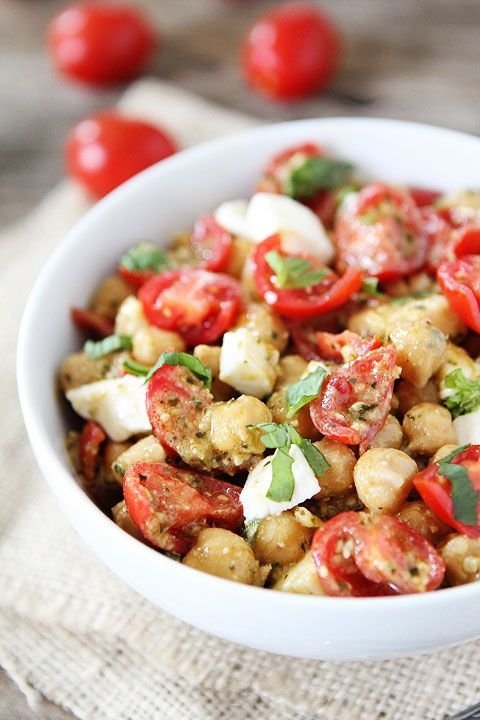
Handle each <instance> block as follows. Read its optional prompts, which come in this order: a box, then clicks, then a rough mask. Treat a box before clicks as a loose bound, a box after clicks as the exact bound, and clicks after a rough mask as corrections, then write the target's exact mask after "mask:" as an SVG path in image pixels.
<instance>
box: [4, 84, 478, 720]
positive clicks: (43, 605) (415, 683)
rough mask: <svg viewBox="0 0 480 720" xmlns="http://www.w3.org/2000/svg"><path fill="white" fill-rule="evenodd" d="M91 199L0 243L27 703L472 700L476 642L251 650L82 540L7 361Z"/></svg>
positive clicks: (119, 709)
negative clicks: (59, 247) (312, 651)
mask: <svg viewBox="0 0 480 720" xmlns="http://www.w3.org/2000/svg"><path fill="white" fill-rule="evenodd" d="M123 106H124V108H125V109H127V110H129V111H130V112H134V113H136V114H138V115H140V116H144V117H147V118H150V119H151V120H152V121H159V122H162V123H164V124H166V125H167V126H168V127H170V128H171V130H172V131H173V132H175V133H176V135H177V136H179V137H180V139H181V140H182V142H183V144H184V145H187V144H192V143H195V142H199V141H201V140H204V139H207V138H210V137H213V136H215V135H220V134H223V133H227V132H230V131H234V130H237V129H240V128H245V127H248V126H249V125H254V124H255V122H254V121H253V120H252V119H250V118H246V117H242V116H240V115H236V114H232V113H230V112H227V111H225V110H222V109H221V108H218V107H215V106H212V105H209V104H207V103H205V102H204V101H200V100H199V99H197V98H194V97H192V96H189V95H187V94H185V93H183V92H180V91H178V90H176V89H172V88H169V87H166V86H163V85H160V84H158V83H155V82H150V81H144V82H141V83H139V84H137V85H134V86H133V87H132V88H131V89H130V91H129V92H128V93H127V95H126V96H125V98H124V100H123ZM86 207H87V202H86V200H85V198H84V196H83V195H82V193H81V192H80V191H79V190H78V189H77V188H75V187H73V186H72V185H70V184H67V183H65V184H63V185H62V186H60V187H59V188H57V189H56V190H55V191H54V192H53V193H52V194H51V195H50V196H49V197H47V198H46V200H45V201H44V202H43V204H42V205H41V206H40V207H39V208H37V210H35V211H34V212H33V213H32V214H31V215H30V216H29V217H28V218H27V219H26V220H25V221H23V222H22V223H21V224H20V225H17V226H16V227H13V228H11V229H9V230H7V231H6V232H4V233H3V235H2V236H1V237H0V272H1V281H0V292H1V300H0V308H1V315H2V333H1V337H2V341H3V342H2V344H3V358H2V373H1V378H2V382H1V389H0V406H1V420H0V422H1V434H0V437H1V447H2V465H1V467H2V472H1V474H0V493H1V497H0V533H1V534H0V663H1V664H2V665H3V667H4V668H5V669H6V670H7V671H8V672H9V673H10V675H11V676H12V677H13V678H14V680H15V681H16V682H17V683H18V685H19V687H20V688H21V689H22V690H23V691H24V692H25V694H26V695H27V697H28V698H29V701H30V702H31V703H32V704H35V703H41V699H42V697H45V698H48V699H49V700H52V701H54V702H56V703H58V704H59V705H62V706H64V707H66V708H68V709H70V710H71V711H72V712H73V713H74V714H75V715H77V716H78V717H79V718H82V720H153V719H154V718H155V719H157V718H159V719H161V720H221V719H223V718H225V719H227V718H228V720H249V719H252V720H267V719H268V720H270V719H271V718H275V720H314V719H318V720H320V719H322V720H323V719H325V720H380V719H382V720H407V719H408V720H440V719H441V718H443V717H445V716H446V715H447V714H451V713H453V712H454V711H457V710H459V709H460V708H462V707H464V706H466V705H469V704H471V703H473V702H475V701H478V699H479V697H480V681H479V669H480V644H478V643H475V644H470V645H466V646H463V647H460V648H456V649H452V650H448V651H444V652H440V653H438V654H435V655H430V656H424V657H418V658H413V659H406V660H405V659H403V660H395V661H389V662H383V663H372V662H369V663H363V664H349V663H347V664H333V663H324V662H312V661H309V660H308V661H307V660H293V659H289V658H283V657H277V656H272V655H268V654H266V653H260V652H256V651H253V650H248V649H244V648H242V647H239V646H235V645H232V644H229V643H226V642H223V641H221V640H217V639H216V638H214V637H211V636H208V635H206V634H204V633H202V632H200V631H198V630H195V629H193V628H191V627H189V626H187V625H185V624H183V623H181V622H179V621H177V620H175V619H174V618H172V617H170V616H168V615H166V614H165V613H163V612H161V611H160V610H158V609H157V608H155V607H154V606H153V605H151V604H150V603H149V602H147V601H146V600H143V599H142V598H141V597H140V596H139V595H137V594H136V593H135V592H134V591H133V590H130V589H129V588H128V587H126V586H125V585H124V584H123V583H122V582H121V581H120V580H118V579H117V578H116V577H114V576H113V575H112V574H111V573H110V572H109V571H108V570H107V569H106V568H105V567H104V566H103V565H102V564H101V563H100V562H99V561H97V559H96V558H95V556H94V555H93V554H92V553H91V552H90V551H89V550H88V548H87V547H85V546H84V545H83V544H82V542H81V541H80V540H79V538H78V537H77V535H76V534H75V532H74V531H73V530H72V529H71V528H70V526H69V525H68V523H67V522H66V520H65V519H64V518H63V516H62V514H61V513H60V511H59V510H58V508H57V507H56V505H55V502H54V501H53V499H52V497H51V496H50V493H49V491H48V490H47V487H46V485H45V483H44V481H43V480H42V478H41V477H40V475H39V472H38V470H37V467H36V465H35V461H34V459H33V457H32V454H31V451H30V448H29V445H28V442H27V439H26V437H25V433H24V429H23V424H22V420H21V417H20V412H19V408H18V403H17V397H16V389H15V380H14V372H15V370H14V363H15V340H16V335H17V329H18V324H19V320H20V315H21V311H22V308H23V306H24V303H25V300H26V297H27V294H28V291H29V288H30V287H31V285H32V283H33V281H34V279H35V277H36V275H37V273H38V271H39V269H40V267H41V265H42V263H43V262H44V261H45V259H46V258H47V257H48V255H49V254H50V252H51V251H52V249H53V248H54V246H55V245H56V244H57V242H58V241H59V240H60V238H61V236H62V235H63V234H64V232H65V231H66V230H67V229H68V227H70V226H71V224H72V223H73V222H74V221H75V220H76V219H77V217H78V216H79V215H80V214H81V213H82V212H83V211H84V210H85V209H86ZM58 300H59V302H62V299H61V298H59V299H58ZM41 361H42V359H41V357H39V358H38V362H41ZM239 615H241V608H239ZM438 624H439V628H441V625H442V618H441V617H439V618H438ZM405 632H406V633H408V632H409V628H408V627H406V628H405Z"/></svg>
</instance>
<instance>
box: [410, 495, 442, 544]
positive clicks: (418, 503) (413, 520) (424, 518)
mask: <svg viewBox="0 0 480 720" xmlns="http://www.w3.org/2000/svg"><path fill="white" fill-rule="evenodd" d="M398 517H399V518H400V520H403V522H406V523H407V525H410V527H411V528H413V529H414V530H416V531H417V532H418V533H420V535H423V537H425V538H427V540H428V541H429V542H431V543H432V545H437V544H438V543H439V541H440V540H441V539H442V538H444V537H445V535H448V533H449V532H451V528H449V527H448V525H445V523H444V522H442V520H440V518H438V517H437V516H436V515H435V513H433V512H432V511H431V510H430V508H429V507H428V505H426V504H425V503H424V502H422V500H415V501H413V502H407V503H405V505H404V506H403V508H402V509H401V510H400V512H399V513H398Z"/></svg>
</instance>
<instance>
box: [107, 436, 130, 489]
mask: <svg viewBox="0 0 480 720" xmlns="http://www.w3.org/2000/svg"><path fill="white" fill-rule="evenodd" d="M129 447H130V443H128V442H113V440H107V442H106V443H105V444H104V446H103V454H102V460H101V470H102V473H101V476H102V480H103V482H104V483H105V482H106V483H115V482H118V478H117V474H116V473H115V471H114V470H113V467H112V466H113V464H114V463H115V462H116V460H117V458H118V457H120V455H123V453H125V452H126V451H127V450H128V449H129Z"/></svg>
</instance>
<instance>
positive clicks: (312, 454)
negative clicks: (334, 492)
mask: <svg viewBox="0 0 480 720" xmlns="http://www.w3.org/2000/svg"><path fill="white" fill-rule="evenodd" d="M299 447H300V450H301V451H302V453H303V456H304V458H305V460H306V461H307V462H308V464H309V465H310V467H311V469H312V471H313V474H314V475H315V476H316V477H322V476H323V475H325V473H326V472H327V470H328V468H329V467H330V465H329V463H328V462H327V460H326V458H325V457H324V455H323V454H322V453H321V452H320V450H319V449H318V448H316V447H315V445H314V444H313V443H312V442H310V440H307V439H306V438H302V442H301V444H300V445H299Z"/></svg>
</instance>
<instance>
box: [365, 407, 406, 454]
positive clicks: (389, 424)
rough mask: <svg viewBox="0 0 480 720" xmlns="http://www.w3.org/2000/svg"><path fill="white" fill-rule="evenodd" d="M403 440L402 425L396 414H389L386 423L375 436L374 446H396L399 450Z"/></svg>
mask: <svg viewBox="0 0 480 720" xmlns="http://www.w3.org/2000/svg"><path fill="white" fill-rule="evenodd" d="M402 441H403V432H402V426H401V425H400V423H399V422H398V420H397V418H396V417H395V416H394V415H388V416H387V419H386V420H385V424H384V426H383V427H382V429H381V430H380V432H379V433H378V434H377V435H376V436H375V440H374V441H373V443H372V448H395V449H396V450H398V449H399V448H400V447H401V445H402Z"/></svg>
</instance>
